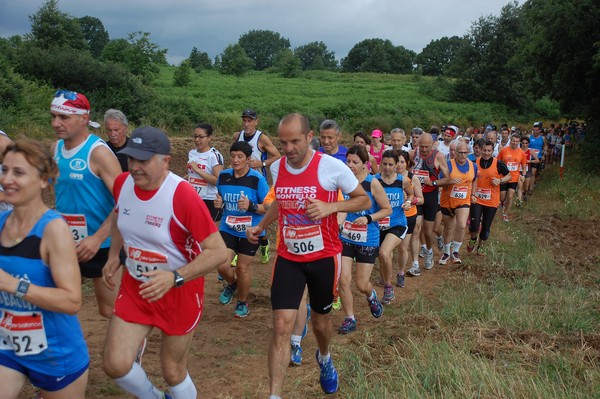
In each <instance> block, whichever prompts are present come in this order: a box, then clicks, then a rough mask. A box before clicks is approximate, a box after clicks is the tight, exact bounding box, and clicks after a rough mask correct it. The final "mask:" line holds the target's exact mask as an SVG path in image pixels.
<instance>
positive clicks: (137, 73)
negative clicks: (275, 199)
mask: <svg viewBox="0 0 600 399" xmlns="http://www.w3.org/2000/svg"><path fill="white" fill-rule="evenodd" d="M599 18H600V5H599V4H598V2H596V1H595V0H527V1H526V2H524V3H523V4H522V5H519V4H518V3H517V2H512V3H508V4H506V5H505V6H504V7H503V8H502V10H501V12H500V15H497V16H495V15H489V16H485V17H481V18H479V19H478V20H477V21H474V22H473V23H472V25H471V28H470V29H469V31H468V32H467V33H465V34H464V35H463V36H462V37H458V36H454V37H442V38H440V39H435V40H432V41H431V42H430V43H429V44H428V45H427V46H425V48H423V49H422V51H421V52H420V53H418V54H417V53H415V52H414V51H412V50H409V49H406V48H405V47H403V46H401V45H394V44H393V43H392V42H391V41H390V40H387V39H381V38H370V39H365V40H363V41H361V42H359V43H357V44H355V45H354V46H353V47H352V49H351V50H350V51H349V52H348V54H347V55H346V56H345V57H343V58H341V60H340V61H339V62H338V61H337V59H336V56H335V54H334V52H332V51H330V50H329V49H328V48H327V45H326V44H325V43H324V42H322V41H315V42H311V43H307V44H305V45H302V46H299V47H296V48H295V49H293V50H292V49H291V46H290V41H289V39H287V38H285V37H283V36H282V35H281V34H280V33H277V32H273V31H269V30H251V31H249V32H247V33H244V34H242V35H241V36H240V38H239V40H238V42H237V43H234V44H230V45H228V46H227V47H226V48H225V49H224V50H223V52H222V53H221V54H219V55H218V56H217V57H215V59H214V60H211V58H210V57H209V55H208V54H207V53H206V52H203V51H200V50H199V49H198V48H197V47H193V48H192V50H191V52H190V55H189V57H188V58H187V59H185V60H184V61H183V62H182V63H181V64H180V65H179V66H178V68H177V70H176V71H175V74H174V81H173V84H174V85H176V86H186V85H188V84H189V82H190V81H191V74H192V73H194V71H196V72H198V73H201V72H202V71H203V70H206V69H217V70H218V71H220V72H221V73H223V74H231V75H236V76H243V75H244V74H245V73H247V72H249V71H251V70H259V71H264V70H266V71H269V72H273V73H279V74H281V75H282V76H284V77H288V78H295V77H298V76H302V73H303V71H308V70H328V71H338V72H340V73H358V72H375V73H388V74H414V75H416V76H433V77H438V79H440V80H436V83H437V84H439V85H440V86H443V87H444V88H445V89H446V92H447V93H448V95H447V97H448V98H447V100H449V101H485V102H496V103H501V104H504V105H507V106H509V107H510V108H511V109H514V110H515V112H516V113H531V112H534V113H535V112H538V113H539V114H543V113H544V111H545V110H544V109H543V107H544V104H545V102H548V103H551V102H553V101H557V102H558V103H559V104H560V109H561V112H562V113H563V114H564V115H565V116H567V117H579V118H582V119H586V120H587V121H588V123H589V124H590V126H589V127H590V132H591V133H592V134H591V136H594V135H595V136H598V135H597V134H594V132H596V131H597V128H596V124H597V121H598V120H600V115H598V114H599V113H600V100H599V98H600V96H599V95H598V90H597V87H600V28H598V24H597V21H598V19H599ZM30 21H31V32H30V33H28V34H26V35H24V36H13V37H10V38H0V96H2V98H3V100H4V101H3V103H2V105H1V106H0V107H3V108H5V109H7V108H9V107H11V106H12V107H14V106H16V105H19V104H20V105H21V106H23V104H27V100H26V99H25V98H23V97H24V96H25V93H27V92H28V90H29V91H31V90H36V89H37V90H44V88H45V87H47V86H44V84H49V85H50V86H51V87H55V88H56V87H69V88H71V89H73V90H80V91H82V92H86V93H88V94H89V95H90V96H91V97H93V98H94V100H95V101H94V102H95V104H96V106H98V107H99V108H103V107H104V106H107V107H117V108H121V109H123V110H125V111H126V112H127V114H128V115H130V116H131V118H132V120H133V121H136V120H141V119H143V118H144V115H146V114H147V113H148V112H150V110H151V108H152V104H151V99H152V97H153V96H152V95H151V91H152V88H151V83H152V81H153V80H154V78H155V77H156V76H157V73H158V67H159V65H161V64H162V65H166V64H167V60H166V53H167V49H161V48H160V47H159V46H158V45H157V44H155V43H153V42H152V40H151V34H150V33H149V32H132V33H130V34H129V35H128V36H127V38H117V39H110V38H109V35H108V32H107V31H106V30H105V28H104V25H103V23H102V21H101V20H100V19H98V18H96V17H92V16H85V17H83V18H75V17H72V16H70V15H68V14H66V13H64V12H62V11H60V9H59V7H58V0H47V1H46V3H44V4H43V5H42V6H41V7H40V8H39V10H38V11H37V12H36V13H35V14H33V15H31V16H30ZM24 88H27V89H28V90H24ZM536 107H537V109H536ZM0 118H2V117H0ZM5 118H6V117H5ZM0 123H6V121H3V120H2V119H0ZM596 147H598V148H600V146H596ZM598 155H600V154H598Z"/></svg>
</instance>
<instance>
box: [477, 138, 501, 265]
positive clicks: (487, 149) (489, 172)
mask: <svg viewBox="0 0 600 399" xmlns="http://www.w3.org/2000/svg"><path fill="white" fill-rule="evenodd" d="M493 153H494V143H492V142H491V141H489V140H488V141H486V142H485V143H483V147H482V150H481V157H480V158H479V159H478V160H477V161H475V162H476V165H477V188H476V190H475V197H477V201H476V202H475V203H474V204H472V205H471V215H470V222H469V233H470V234H471V239H470V240H469V242H468V244H467V253H472V252H473V250H474V249H475V246H477V255H479V256H485V243H486V242H487V240H488V238H489V237H490V230H491V228H492V222H493V221H494V216H495V215H496V210H497V209H498V205H500V185H501V184H502V183H503V182H507V181H509V180H510V174H509V172H508V168H507V167H506V165H505V164H504V163H503V162H502V161H498V160H497V159H496V158H494V157H493V156H492V154H493ZM479 226H481V231H479ZM477 232H479V243H477Z"/></svg>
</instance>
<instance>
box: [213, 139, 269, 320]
mask: <svg viewBox="0 0 600 399" xmlns="http://www.w3.org/2000/svg"><path fill="white" fill-rule="evenodd" d="M229 155H230V160H231V166H232V167H231V169H226V170H224V171H222V172H221V174H220V175H219V179H218V180H217V189H218V190H219V193H218V195H217V200H216V201H215V206H216V207H218V208H221V207H223V222H222V223H221V224H220V225H219V230H220V232H221V236H222V237H223V241H225V245H226V246H227V249H228V251H227V254H228V257H227V261H226V262H225V263H223V264H222V265H219V274H220V275H221V276H222V277H223V279H225V281H226V282H227V285H226V286H225V287H224V288H223V292H222V293H221V295H220V296H219V302H220V303H221V304H222V305H227V304H229V303H230V302H231V301H232V299H233V296H234V295H235V294H236V292H237V304H236V306H235V312H234V316H235V317H237V318H243V317H246V316H248V315H249V314H250V308H249V307H248V293H249V292H250V283H251V282H252V273H251V269H250V264H251V263H252V259H253V258H254V255H256V251H257V250H258V244H256V245H255V244H252V243H250V242H248V239H247V238H246V229H248V228H249V227H252V226H256V225H257V224H258V223H259V222H260V221H261V220H262V218H263V215H264V213H265V209H264V207H263V206H262V203H263V202H264V200H265V197H266V196H267V193H268V192H269V185H268V183H267V179H265V177H264V176H263V175H262V174H260V173H259V172H257V171H256V170H254V169H251V168H250V157H251V156H252V147H251V146H250V144H248V143H245V142H243V141H236V142H235V143H233V145H232V146H231V148H230V149H229ZM264 234H265V232H264V231H263V232H262V233H261V237H262V236H263V235H264ZM236 255H237V262H236V266H235V267H232V266H231V261H232V260H233V257H234V256H236Z"/></svg>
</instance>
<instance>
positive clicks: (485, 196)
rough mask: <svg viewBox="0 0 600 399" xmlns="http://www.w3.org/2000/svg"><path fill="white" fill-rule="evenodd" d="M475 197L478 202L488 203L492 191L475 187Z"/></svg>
mask: <svg viewBox="0 0 600 399" xmlns="http://www.w3.org/2000/svg"><path fill="white" fill-rule="evenodd" d="M475 196H476V197H477V198H478V199H480V200H486V201H490V200H491V199H492V189H491V188H481V187H477V190H476V191H475Z"/></svg>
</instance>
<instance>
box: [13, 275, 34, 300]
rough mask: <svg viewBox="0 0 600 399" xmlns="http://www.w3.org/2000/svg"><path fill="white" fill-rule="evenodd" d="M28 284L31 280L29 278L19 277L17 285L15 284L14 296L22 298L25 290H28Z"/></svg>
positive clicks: (25, 292) (25, 293)
mask: <svg viewBox="0 0 600 399" xmlns="http://www.w3.org/2000/svg"><path fill="white" fill-rule="evenodd" d="M30 284H31V282H30V281H29V280H26V279H24V278H20V279H19V285H17V291H16V292H15V296H16V297H17V298H23V297H24V296H25V295H27V291H29V285H30Z"/></svg>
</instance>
